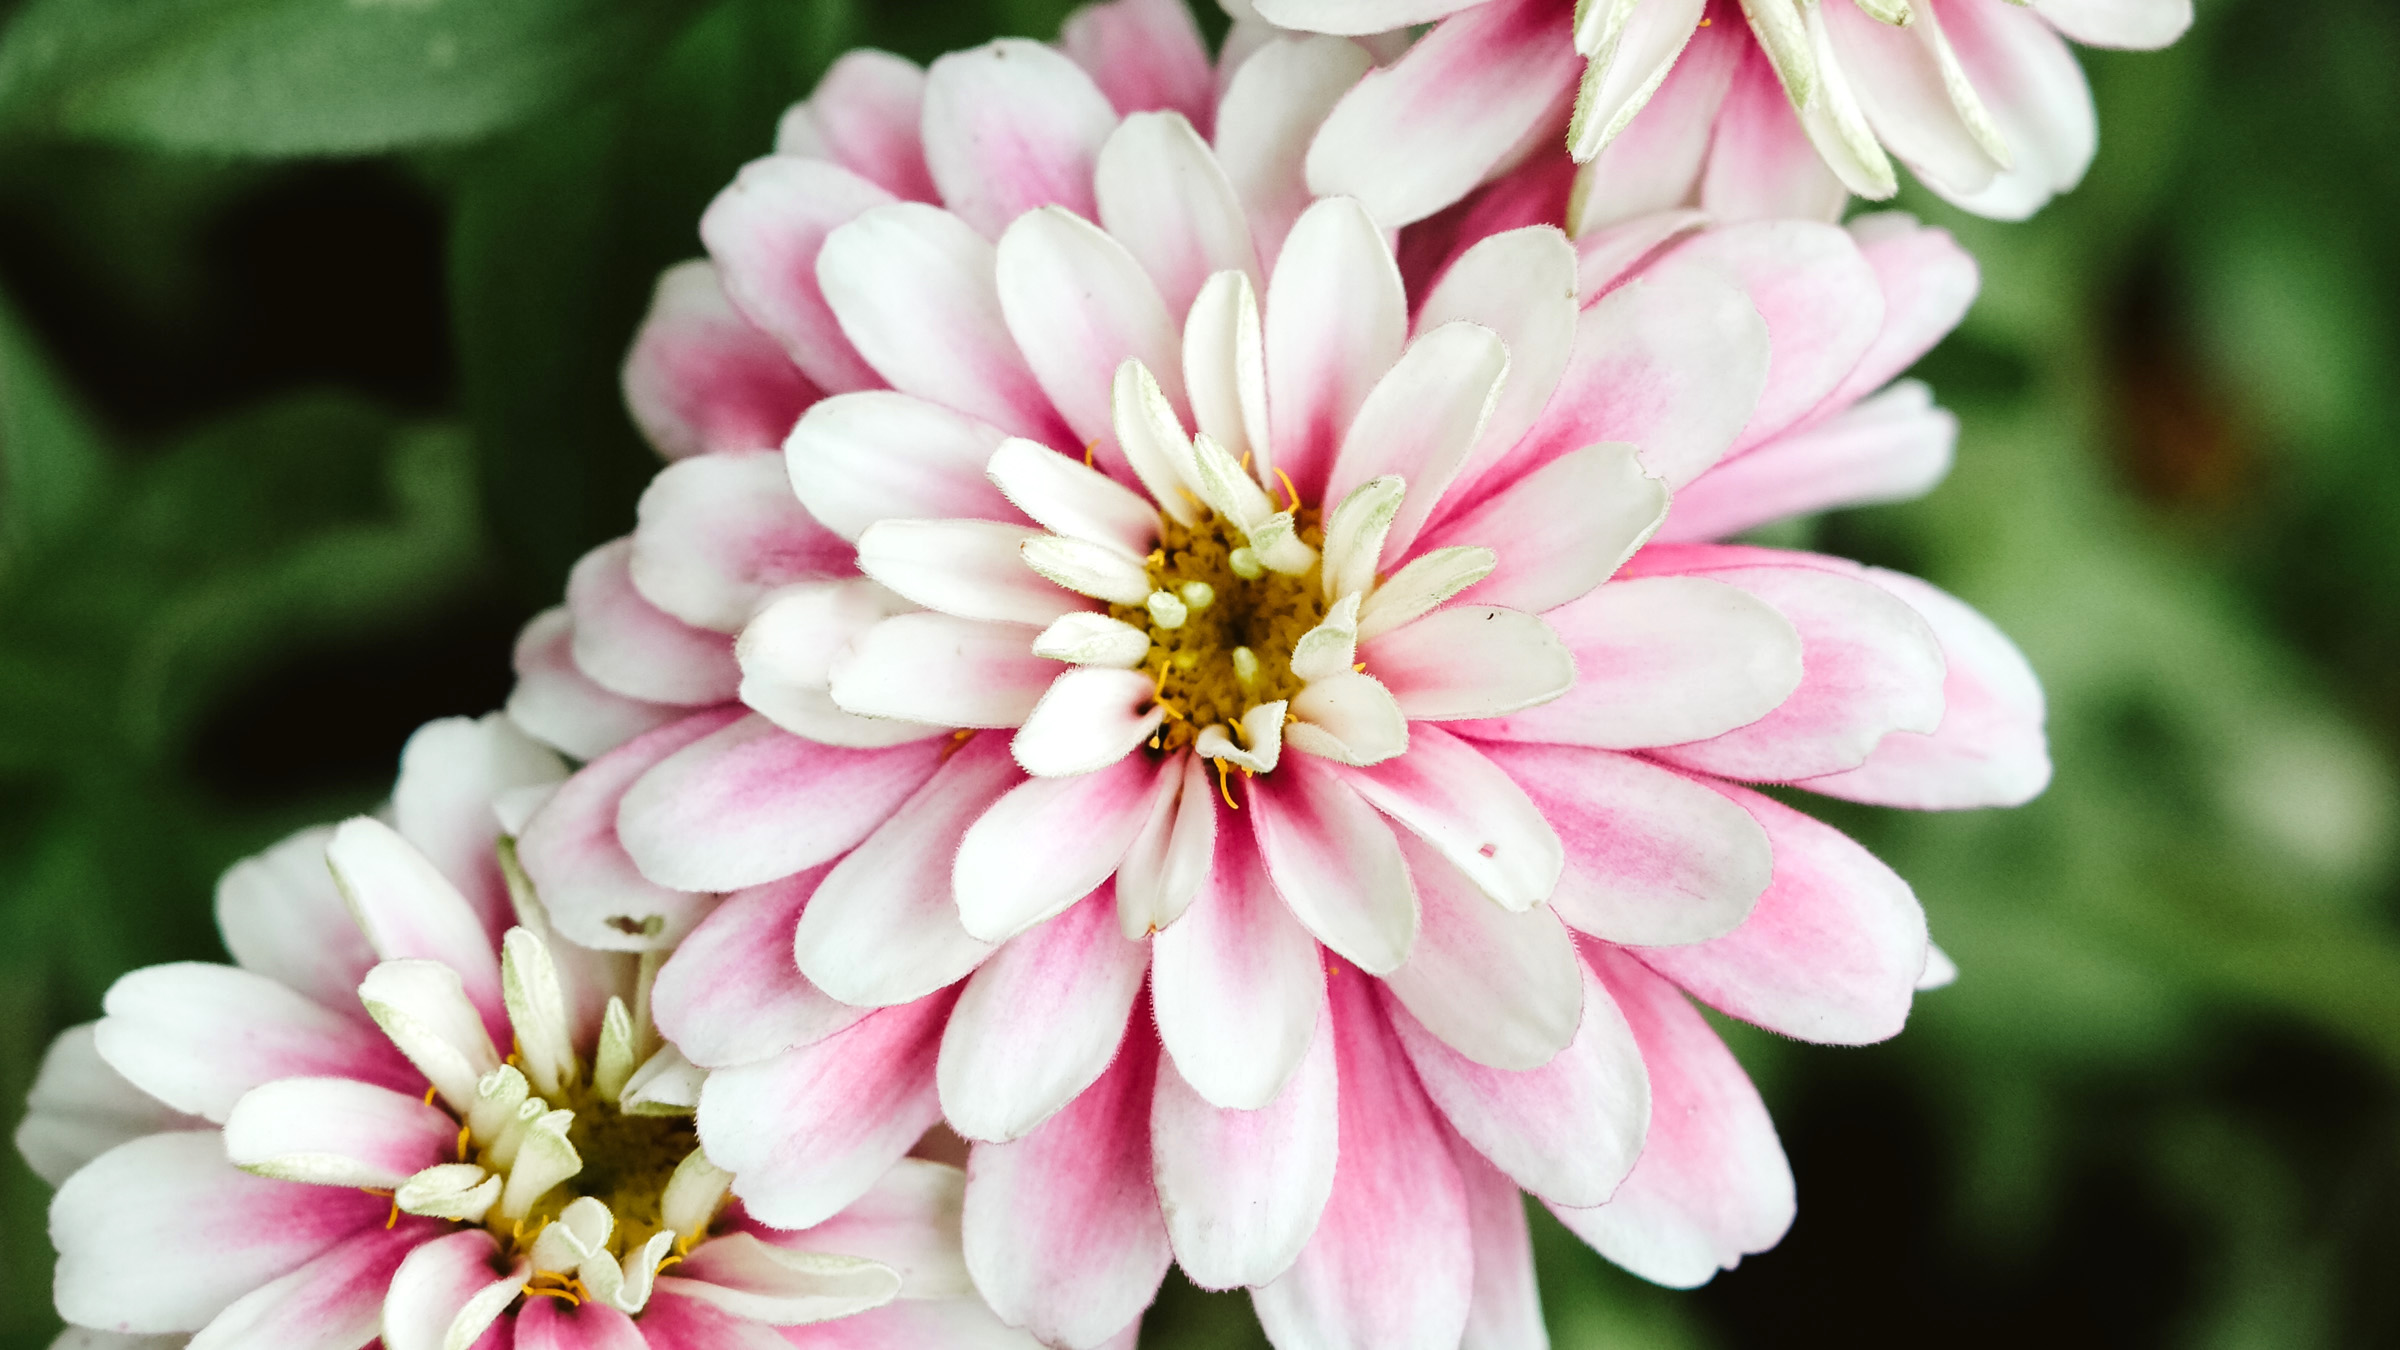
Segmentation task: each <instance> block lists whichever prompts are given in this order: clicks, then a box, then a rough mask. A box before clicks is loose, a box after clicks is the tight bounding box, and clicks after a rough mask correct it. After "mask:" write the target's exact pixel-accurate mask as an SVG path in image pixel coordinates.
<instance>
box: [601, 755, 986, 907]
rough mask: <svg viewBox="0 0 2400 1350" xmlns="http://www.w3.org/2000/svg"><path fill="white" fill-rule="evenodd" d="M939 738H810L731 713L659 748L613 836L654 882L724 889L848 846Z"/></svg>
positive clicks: (929, 758) (889, 807) (908, 786)
mask: <svg viewBox="0 0 2400 1350" xmlns="http://www.w3.org/2000/svg"><path fill="white" fill-rule="evenodd" d="M947 744H948V743H947V742H936V741H914V742H910V743H908V744H905V745H896V746H893V747H891V748H889V749H882V750H849V749H843V748H840V747H837V746H829V745H819V744H816V743H815V742H813V741H804V740H802V739H800V738H799V737H797V736H793V735H789V734H787V733H785V732H783V731H780V730H778V729H777V728H776V727H775V726H774V724H773V723H770V722H768V721H767V720H766V719H765V718H763V717H758V716H755V715H753V716H750V717H745V718H742V719H741V720H740V721H737V722H734V723H732V724H730V725H728V726H726V727H724V728H723V729H721V730H719V731H716V732H714V733H712V734H710V735H708V736H705V737H703V738H701V739H700V740H697V741H694V742H693V743H692V744H690V745H688V746H685V747H684V748H683V749H681V750H678V751H676V752H675V753H674V754H672V755H669V756H668V757H667V758H666V759H665V760H664V761H662V762H661V763H660V764H658V765H657V766H656V767H655V768H653V769H651V770H650V771H649V772H648V773H645V774H643V775H642V777H641V778H640V779H639V780H638V781H636V782H635V783H634V785H633V787H632V788H631V789H630V790H628V791H627V792H626V794H625V798H624V800H623V801H622V802H620V803H619V804H618V808H617V836H618V838H619V839H620V840H622V841H623V843H624V846H625V851H626V852H627V853H629V854H631V855H632V857H633V860H634V863H635V865H636V866H638V867H640V868H641V870H642V875H643V876H645V877H647V878H649V879H650V880H652V881H654V882H657V883H658V884H660V885H663V886H674V887H677V888H679V889H688V890H696V891H730V890H738V889H740V888H741V887H744V886H755V885H758V884H759V883H761V882H766V881H773V880H775V879H776V878H778V877H785V876H790V875H791V874H792V873H794V872H798V871H800V870H802V869H804V868H808V867H814V866H815V865H817V864H818V863H821V862H824V861H826V860H827V859H829V858H833V857H836V856H838V855H840V854H841V853H843V852H845V851H847V850H848V849H849V848H850V847H851V845H853V844H856V843H857V842H858V841H860V840H861V839H864V838H866V837H867V835H868V834H869V833H871V832H872V831H873V830H874V828H875V827H876V826H877V825H880V824H882V823H883V821H884V820H885V819H886V818H887V817H889V816H890V815H891V813H892V811H893V809H894V808H896V807H898V806H899V805H900V803H902V802H904V801H906V800H908V797H909V794H910V793H913V792H915V791H916V790H917V787H918V785H919V784H922V783H923V782H924V781H925V780H926V779H927V778H930V777H932V776H933V771H934V769H935V768H937V767H939V766H940V764H941V756H942V752H943V749H944V748H945V746H946V745H947Z"/></svg>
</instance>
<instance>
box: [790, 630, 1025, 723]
mask: <svg viewBox="0 0 2400 1350" xmlns="http://www.w3.org/2000/svg"><path fill="white" fill-rule="evenodd" d="M1033 639H1034V632H1033V630H1032V629H1030V628H1021V627H1018V626H1017V625H1015V624H1005V623H976V622H974V621H973V620H970V619H954V618H952V617H950V616H949V615H947V614H901V615H897V616H895V617H893V618H889V619H886V620H884V621H883V622H882V623H879V624H877V625H875V626H874V627H873V628H870V629H868V630H867V631H866V632H865V633H863V634H861V635H860V636H859V638H858V640H857V641H855V642H853V643H851V644H850V647H849V649H848V650H847V651H845V652H843V653H842V656H841V658H840V659H839V660H837V661H836V662H835V663H834V666H833V681H832V686H831V692H832V695H833V701H834V702H835V703H837V704H840V705H841V707H842V708H843V709H844V710H845V711H848V712H852V713H856V714H857V715H859V716H861V717H891V718H899V719H901V720H902V721H905V722H913V723H917V724H920V725H928V726H936V727H1013V726H1017V725H1019V724H1020V723H1022V722H1024V720H1025V719H1026V717H1027V715H1028V714H1030V713H1031V712H1032V711H1033V708H1034V705H1035V704H1036V703H1038V702H1039V701H1040V699H1041V697H1042V691H1043V690H1045V689H1047V688H1049V687H1050V684H1051V682H1052V681H1053V680H1054V679H1055V678H1056V677H1057V675H1058V667H1057V666H1055V665H1052V664H1051V663H1050V662H1048V661H1045V660H1043V659H1041V658H1040V657H1038V656H1035V655H1034V654H1033Z"/></svg>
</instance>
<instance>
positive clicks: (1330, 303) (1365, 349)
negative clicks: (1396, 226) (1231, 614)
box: [1264, 197, 1408, 499]
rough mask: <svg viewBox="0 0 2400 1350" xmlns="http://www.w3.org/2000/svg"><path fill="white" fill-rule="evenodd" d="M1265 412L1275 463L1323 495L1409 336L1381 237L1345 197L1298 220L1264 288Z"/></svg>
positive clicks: (1404, 304)
mask: <svg viewBox="0 0 2400 1350" xmlns="http://www.w3.org/2000/svg"><path fill="white" fill-rule="evenodd" d="M1264 320H1265V325H1266V361H1267V390H1268V394H1269V398H1268V403H1267V413H1268V417H1269V433H1270V436H1271V439H1272V440H1273V443H1274V448H1275V466H1276V467H1277V468H1279V469H1281V470H1282V471H1283V472H1285V473H1287V474H1290V475H1291V477H1292V481H1293V482H1294V483H1295V484H1297V485H1298V487H1299V489H1300V493H1301V496H1302V497H1303V498H1308V499H1314V498H1318V497H1321V496H1322V495H1323V489H1324V485H1325V476H1326V474H1327V473H1328V472H1329V471H1330V470H1331V469H1332V467H1333V460H1334V452H1335V451H1336V450H1337V449H1338V448H1339V447H1340V446H1341V444H1342V438H1343V436H1344V435H1345V434H1347V433H1348V431H1349V430H1350V422H1351V419H1352V418H1354V417H1356V416H1357V415H1358V410H1359V406H1360V405H1361V404H1363V403H1365V402H1366V400H1367V393H1368V391H1369V390H1371V389H1373V388H1374V387H1375V384H1376V382H1377V381H1378V380H1381V379H1382V378H1383V376H1384V373H1385V372H1386V371H1389V370H1390V369H1391V368H1392V364H1393V363H1394V362H1395V361H1398V360H1399V359H1400V353H1401V349H1402V347H1403V345H1404V344H1405V343H1406V341H1407V337H1408V297H1407V295H1406V294H1405V293H1404V292H1403V290H1402V288H1401V284H1400V269H1399V267H1398V266H1397V265H1396V264H1394V263H1393V261H1392V253H1391V249H1390V248H1389V247H1388V246H1387V245H1386V244H1385V243H1384V240H1383V233H1382V231H1381V230H1380V229H1378V228H1377V227H1376V224H1375V222H1374V221H1373V220H1372V219H1370V218H1369V217H1368V215H1367V213H1366V211H1365V210H1364V209H1362V208H1361V207H1360V206H1359V204H1358V203H1357V202H1355V201H1353V200H1350V199H1349V198H1346V197H1335V198H1326V199H1322V200H1320V201H1318V202H1317V203H1316V204H1315V205H1314V206H1311V207H1309V208H1308V209H1307V210H1306V211H1304V212H1302V213H1301V214H1300V218H1299V219H1298V220H1297V221H1296V222H1295V223H1294V224H1293V226H1292V232H1291V234H1290V236H1289V237H1288V238H1286V239H1285V241H1284V246H1283V254H1282V256H1281V257H1280V258H1278V259H1277V261H1276V263H1275V271H1274V275H1273V276H1272V277H1271V278H1270V279H1269V280H1268V282H1267V298H1266V306H1265V312H1264Z"/></svg>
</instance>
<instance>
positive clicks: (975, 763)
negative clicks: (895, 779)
mask: <svg viewBox="0 0 2400 1350" xmlns="http://www.w3.org/2000/svg"><path fill="white" fill-rule="evenodd" d="M1023 781H1024V776H1023V775H1022V774H1021V773H1020V772H1019V771H1018V769H1017V766H1016V764H1015V763H1014V762H1013V761H1011V760H1010V759H1009V757H1008V745H1007V742H1006V741H1005V740H1004V739H1003V738H1001V737H998V736H974V737H970V738H969V739H968V740H967V741H966V742H965V743H964V744H963V745H961V746H959V748H958V750H957V751H956V752H955V753H954V754H952V755H951V756H950V758H949V759H948V760H946V761H944V762H943V764H942V767H941V768H940V770H939V771H937V772H936V773H935V774H934V776H933V777H932V778H930V779H928V780H927V781H926V783H925V786H923V787H921V788H919V789H917V792H916V795H914V796H912V797H910V798H909V799H908V801H907V803H906V804H905V805H903V806H902V807H901V808H900V809H899V810H897V811H895V812H893V813H892V818H891V819H890V820H887V821H885V822H884V823H883V824H882V825H881V826H878V827H877V828H876V830H875V833H873V834H871V835H868V836H867V838H866V841H865V842H864V843H862V844H860V845H859V846H858V847H857V848H855V849H852V850H851V851H850V854H849V856H847V857H845V858H843V859H842V860H841V861H840V862H838V863H836V864H834V868H833V871H832V873H831V874H830V875H828V876H827V877H826V878H825V883H824V884H823V885H822V886H820V887H818V888H817V893H816V895H815V897H814V898H812V899H811V900H810V901H809V902H808V909H807V910H806V911H805V912H803V913H802V914H801V916H800V923H799V927H798V928H797V930H795V931H794V932H793V933H792V934H791V936H790V940H789V944H788V946H787V948H786V949H787V950H788V951H790V952H791V953H792V954H793V956H794V957H796V958H797V960H798V962H799V968H800V970H801V972H802V973H804V974H806V975H808V977H809V978H810V979H812V980H814V981H816V982H817V983H818V984H819V986H820V987H822V988H824V989H826V990H827V991H828V992H830V993H832V994H833V995H834V996H835V997H836V998H840V999H842V1000H843V1001H845V1002H849V1003H857V1004H863V1005H867V1006H872V1007H887V1006H889V1005H891V1004H895V1003H906V1002H910V1001H912V1000H914V999H918V998H922V997H924V996H925V995H927V994H930V993H932V992H933V991H934V990H936V989H939V988H941V987H942V986H944V985H946V984H949V983H951V982H953V981H955V980H957V979H959V978H960V977H962V976H964V975H965V974H966V973H967V972H968V971H970V970H973V969H974V968H975V967H976V965H977V964H978V963H980V962H981V961H982V960H983V959H984V957H986V956H988V955H990V953H991V950H992V949H991V945H990V944H989V943H985V942H982V941H979V940H978V939H976V938H975V937H974V936H973V935H972V934H970V933H968V932H967V930H966V929H965V928H964V927H963V926H962V925H961V924H960V923H959V920H958V901H957V899H956V898H955V897H954V895H953V893H952V891H951V880H950V877H951V866H952V863H953V861H954V860H955V859H956V858H957V856H958V846H959V841H960V840H961V839H963V838H964V837H965V836H966V833H967V827H968V826H970V825H972V824H973V823H974V822H975V821H976V820H977V819H978V818H979V817H981V816H982V815H983V814H984V813H985V812H986V811H988V810H989V809H990V808H991V805H992V803H993V802H995V801H998V800H999V799H1000V797H1001V795H1002V794H1004V793H1006V792H1007V791H1008V790H1009V789H1010V788H1012V787H1014V786H1015V785H1017V784H1018V783H1021V782H1023Z"/></svg>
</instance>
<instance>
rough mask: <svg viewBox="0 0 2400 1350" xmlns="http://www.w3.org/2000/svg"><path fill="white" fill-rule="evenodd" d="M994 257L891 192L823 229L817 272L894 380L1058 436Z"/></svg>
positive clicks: (953, 226)
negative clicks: (1006, 311) (1015, 330)
mask: <svg viewBox="0 0 2400 1350" xmlns="http://www.w3.org/2000/svg"><path fill="white" fill-rule="evenodd" d="M946 59H957V58H946ZM937 74H938V71H937ZM1076 78H1078V79H1081V78H1082V76H1081V75H1080V74H1078V75H1077V76H1076ZM929 111H930V110H929ZM993 266H994V262H993V252H992V245H991V244H990V242H989V241H987V240H986V239H984V238H983V237H982V236H980V235H978V234H976V232H975V231H974V229H973V228H971V227H970V226H969V225H968V224H967V222H966V221H963V220H961V219H959V218H958V217H957V216H954V215H952V214H950V213H949V212H947V211H943V210H940V209H938V208H936V207H931V206H925V205H922V204H920V203H917V202H898V203H895V204H893V205H890V206H879V207H876V208H875V209H874V210H872V211H868V212H866V213H865V214H863V215H861V216H859V217H858V218H857V219H855V220H853V221H851V222H850V223H849V224H847V225H844V226H842V227H841V228H840V229H838V230H835V231H834V232H833V233H832V234H831V235H829V236H828V237H827V238H826V240H825V247H824V249H823V250H822V251H820V252H819V253H818V254H817V282H818V284H819V285H821V286H822V287H824V290H825V300H826V303H828V304H829V305H831V306H832V307H833V312H834V315H835V317H837V318H838V319H840V320H841V325H842V331H843V333H845V334H847V335H848V336H849V339H850V341H851V343H852V344H853V345H855V346H856V347H857V348H858V351H859V354H860V355H861V356H864V357H865V358H866V359H867V361H868V363H869V364H870V365H872V366H874V367H875V369H876V370H877V371H878V372H879V373H880V374H881V375H882V376H883V378H885V379H886V380H889V381H890V382H891V384H892V387H893V388H894V389H897V390H899V391H900V392H902V393H904V394H912V395H915V396H916V397H918V398H922V399H925V400H927V401H928V402H932V403H937V404H940V405H941V406H943V407H946V408H949V409H950V410H952V411H953V412H957V413H962V414H964V415H966V416H968V417H972V418H978V419H980V420H982V421H985V422H989V423H991V424H992V425H993V426H996V427H999V428H1000V429H1001V430H1003V431H1005V432H1007V433H1009V434H1011V435H1017V436H1028V437H1031V438H1033V439H1034V440H1037V441H1045V442H1049V443H1051V444H1064V443H1066V440H1067V432H1066V429H1065V427H1064V425H1063V424H1062V423H1060V422H1059V420H1058V415H1057V414H1056V413H1055V412H1053V411H1052V410H1051V408H1050V402H1049V399H1048V398H1047V397H1046V396H1045V395H1044V394H1043V393H1042V389H1041V386H1040V385H1039V384H1038V383H1036V382H1035V380H1034V377H1033V372H1032V371H1031V370H1030V369H1028V368H1027V367H1026V365H1025V357H1024V355H1023V354H1022V353H1021V352H1019V351H1018V350H1017V347H1016V343H1015V341H1014V340H1013V339H1011V338H1010V336H1009V333H1008V323H1007V320H1006V319H1005V318H1004V317H1003V316H1002V314H1001V311H1000V295H999V292H998V291H997V290H996V289H995V288H994V284H993V279H992V278H993V272H992V269H993ZM803 500H806V498H805V497H803Z"/></svg>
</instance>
